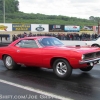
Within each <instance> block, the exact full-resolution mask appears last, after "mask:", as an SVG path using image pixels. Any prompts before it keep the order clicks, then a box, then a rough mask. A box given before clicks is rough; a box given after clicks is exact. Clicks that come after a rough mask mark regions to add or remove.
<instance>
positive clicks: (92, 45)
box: [85, 37, 100, 47]
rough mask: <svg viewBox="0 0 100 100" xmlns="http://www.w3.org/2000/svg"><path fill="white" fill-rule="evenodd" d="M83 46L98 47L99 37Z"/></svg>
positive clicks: (99, 44) (99, 43)
mask: <svg viewBox="0 0 100 100" xmlns="http://www.w3.org/2000/svg"><path fill="white" fill-rule="evenodd" d="M85 44H86V45H88V46H91V47H100V37H98V38H97V39H94V40H91V41H86V42H85Z"/></svg>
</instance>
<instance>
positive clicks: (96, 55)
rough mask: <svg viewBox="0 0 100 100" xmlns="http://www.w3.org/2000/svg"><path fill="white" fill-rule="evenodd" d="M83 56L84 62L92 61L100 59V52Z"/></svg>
mask: <svg viewBox="0 0 100 100" xmlns="http://www.w3.org/2000/svg"><path fill="white" fill-rule="evenodd" d="M84 56H85V57H84V60H86V59H92V58H98V57H100V51H98V52H94V53H88V54H85V55H84Z"/></svg>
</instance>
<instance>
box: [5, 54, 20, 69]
mask: <svg viewBox="0 0 100 100" xmlns="http://www.w3.org/2000/svg"><path fill="white" fill-rule="evenodd" d="M3 62H4V65H5V67H6V68H7V69H9V70H15V69H19V68H20V65H18V64H16V63H15V62H14V60H13V59H12V57H11V56H9V55H5V56H4V57H3Z"/></svg>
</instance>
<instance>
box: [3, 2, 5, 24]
mask: <svg viewBox="0 0 100 100" xmlns="http://www.w3.org/2000/svg"><path fill="white" fill-rule="evenodd" d="M3 22H4V23H5V0H3Z"/></svg>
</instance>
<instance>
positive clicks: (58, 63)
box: [53, 59, 72, 79]
mask: <svg viewBox="0 0 100 100" xmlns="http://www.w3.org/2000/svg"><path fill="white" fill-rule="evenodd" d="M53 71H54V73H55V74H56V75H57V76H58V77H59V78H61V79H68V78H69V77H70V75H71V74H72V68H71V66H70V64H69V63H68V61H67V60H65V59H57V60H55V61H54V63H53Z"/></svg>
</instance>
